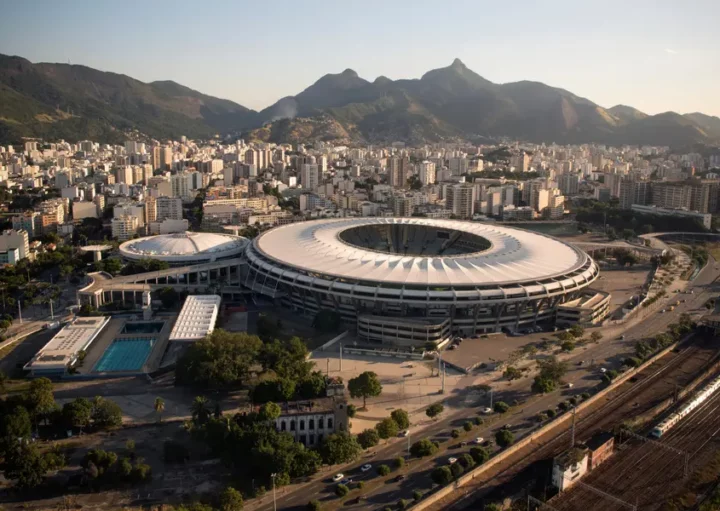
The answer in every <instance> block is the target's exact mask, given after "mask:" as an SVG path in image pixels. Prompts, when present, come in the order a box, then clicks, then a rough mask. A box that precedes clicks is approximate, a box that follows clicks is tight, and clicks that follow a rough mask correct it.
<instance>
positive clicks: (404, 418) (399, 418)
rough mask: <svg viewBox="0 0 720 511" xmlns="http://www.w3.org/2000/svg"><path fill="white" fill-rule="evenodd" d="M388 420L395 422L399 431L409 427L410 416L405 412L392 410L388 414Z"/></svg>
mask: <svg viewBox="0 0 720 511" xmlns="http://www.w3.org/2000/svg"><path fill="white" fill-rule="evenodd" d="M390 418H392V420H394V421H395V423H396V424H397V425H398V427H399V428H400V429H407V428H409V427H410V416H409V415H408V413H407V412H406V411H405V410H401V409H397V410H393V411H392V412H391V413H390Z"/></svg>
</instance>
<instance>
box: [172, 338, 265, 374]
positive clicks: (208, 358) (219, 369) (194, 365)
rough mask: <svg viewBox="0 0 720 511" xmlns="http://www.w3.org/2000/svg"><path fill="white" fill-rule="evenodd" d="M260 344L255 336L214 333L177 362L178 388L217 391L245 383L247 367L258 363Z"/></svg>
mask: <svg viewBox="0 0 720 511" xmlns="http://www.w3.org/2000/svg"><path fill="white" fill-rule="evenodd" d="M261 347H262V341H261V340H260V338H259V337H258V336H256V335H248V334H245V333H230V332H226V331H224V330H221V329H216V330H215V331H213V333H212V334H210V335H209V336H208V337H206V338H205V339H202V340H200V341H197V342H194V343H192V344H191V345H190V346H189V347H188V349H187V351H186V352H185V353H184V354H183V355H182V356H181V357H180V358H179V359H178V362H177V369H176V370H175V381H176V383H177V384H178V385H192V386H195V387H200V388H219V387H228V386H231V385H239V384H243V383H245V382H246V381H247V380H248V379H249V376H250V367H251V366H252V365H253V364H255V363H256V362H257V360H258V354H259V353H260V349H261Z"/></svg>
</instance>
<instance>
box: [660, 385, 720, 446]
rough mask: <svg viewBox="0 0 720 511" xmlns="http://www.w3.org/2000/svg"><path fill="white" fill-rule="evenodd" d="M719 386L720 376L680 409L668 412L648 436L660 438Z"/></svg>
mask: <svg viewBox="0 0 720 511" xmlns="http://www.w3.org/2000/svg"><path fill="white" fill-rule="evenodd" d="M719 388H720V376H717V377H716V378H715V379H713V380H712V381H711V382H710V383H709V384H708V385H706V386H705V387H704V388H703V389H702V390H701V391H700V392H698V393H697V394H696V395H695V396H694V397H693V398H692V399H691V400H690V402H688V403H686V404H684V405H683V406H682V408H680V410H678V411H677V412H675V413H672V414H670V415H669V416H668V417H666V418H665V419H663V420H662V422H660V423H659V424H658V425H657V426H655V427H654V428H653V430H652V431H651V432H650V436H653V437H655V438H662V436H663V435H664V434H665V433H667V431H668V430H670V429H671V428H673V427H674V426H675V424H677V423H678V422H680V421H681V420H682V419H683V418H684V417H686V416H687V415H689V414H690V413H691V412H692V411H693V410H694V409H695V408H697V407H698V406H700V405H701V404H703V403H704V402H705V401H706V400H707V399H708V398H709V397H710V396H712V395H713V394H714V393H715V391H717V390H718V389H719Z"/></svg>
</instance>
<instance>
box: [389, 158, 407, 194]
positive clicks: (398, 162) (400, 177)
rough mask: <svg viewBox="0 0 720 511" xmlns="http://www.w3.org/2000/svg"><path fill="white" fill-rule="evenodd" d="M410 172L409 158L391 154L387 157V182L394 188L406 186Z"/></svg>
mask: <svg viewBox="0 0 720 511" xmlns="http://www.w3.org/2000/svg"><path fill="white" fill-rule="evenodd" d="M409 174H410V159H409V158H408V157H407V156H392V157H391V158H389V159H388V183H389V184H390V186H393V187H395V188H404V187H406V186H407V180H408V177H410V176H409Z"/></svg>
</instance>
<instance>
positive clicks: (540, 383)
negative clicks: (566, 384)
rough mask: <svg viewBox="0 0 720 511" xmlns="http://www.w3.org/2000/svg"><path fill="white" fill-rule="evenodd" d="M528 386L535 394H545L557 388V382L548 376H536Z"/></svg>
mask: <svg viewBox="0 0 720 511" xmlns="http://www.w3.org/2000/svg"><path fill="white" fill-rule="evenodd" d="M530 388H531V389H532V391H533V392H535V393H536V394H547V393H548V392H552V391H553V390H555V389H556V388H557V383H555V381H553V380H551V379H549V378H544V377H542V376H536V377H535V379H534V380H533V383H532V385H531V387H530Z"/></svg>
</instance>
